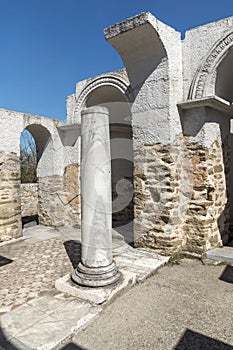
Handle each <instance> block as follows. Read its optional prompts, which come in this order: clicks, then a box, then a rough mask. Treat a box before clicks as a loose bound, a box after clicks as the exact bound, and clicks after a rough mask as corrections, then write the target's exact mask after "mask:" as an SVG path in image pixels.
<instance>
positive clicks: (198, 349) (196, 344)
mask: <svg viewBox="0 0 233 350" xmlns="http://www.w3.org/2000/svg"><path fill="white" fill-rule="evenodd" d="M173 350H233V347H232V346H231V345H228V344H226V343H223V342H221V341H219V340H216V339H213V338H210V337H207V336H205V335H203V334H200V333H197V332H193V331H191V330H190V329H187V330H186V331H185V333H184V334H183V336H182V338H181V339H180V341H179V343H178V344H177V345H176V346H175V347H174V348H173Z"/></svg>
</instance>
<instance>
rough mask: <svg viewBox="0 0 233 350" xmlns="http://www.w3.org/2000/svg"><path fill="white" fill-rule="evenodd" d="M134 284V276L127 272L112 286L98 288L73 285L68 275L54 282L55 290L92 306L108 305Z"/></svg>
mask: <svg viewBox="0 0 233 350" xmlns="http://www.w3.org/2000/svg"><path fill="white" fill-rule="evenodd" d="M135 283H136V274H135V273H131V272H128V271H124V272H122V278H121V280H120V281H119V282H118V283H116V284H113V285H110V286H106V287H98V288H87V287H81V286H78V285H77V284H75V283H73V282H72V281H71V278H70V274H68V275H66V276H64V277H63V278H60V279H59V280H57V281H56V282H55V287H56V288H57V290H59V291H62V292H64V293H67V294H69V295H72V296H74V297H77V298H80V299H83V300H86V301H88V302H90V303H92V304H97V305H99V304H103V303H105V302H107V303H109V302H110V301H111V300H112V299H113V298H116V296H117V295H119V294H120V293H121V292H122V291H123V290H125V289H127V288H130V287H131V286H133V285H134V284H135Z"/></svg>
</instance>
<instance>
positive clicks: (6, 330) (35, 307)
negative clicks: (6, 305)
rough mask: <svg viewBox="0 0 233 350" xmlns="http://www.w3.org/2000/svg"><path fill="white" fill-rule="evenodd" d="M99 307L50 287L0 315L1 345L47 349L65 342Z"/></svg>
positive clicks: (19, 348)
mask: <svg viewBox="0 0 233 350" xmlns="http://www.w3.org/2000/svg"><path fill="white" fill-rule="evenodd" d="M100 311H101V308H98V307H96V306H93V305H91V304H89V303H87V302H85V301H83V300H80V299H78V298H74V297H71V296H69V295H65V294H63V293H59V292H57V291H52V292H51V293H48V294H47V295H46V296H43V297H41V298H37V299H34V300H33V301H30V302H28V303H26V304H24V305H22V306H21V307H18V308H17V309H15V310H13V311H11V312H9V313H7V314H5V315H3V316H2V317H1V333H2V337H3V335H4V337H5V340H3V339H2V344H1V346H2V348H3V349H4V350H8V349H11V347H12V346H13V345H14V346H16V345H15V344H17V349H18V350H21V349H23V350H24V349H27V350H42V349H43V350H51V349H55V348H57V347H58V346H60V345H62V344H66V342H68V341H69V339H70V337H71V336H72V335H74V334H76V333H77V332H78V331H80V330H82V329H84V328H85V327H86V326H87V325H88V324H89V323H90V322H91V321H92V320H94V319H95V318H96V317H97V316H98V314H99V313H100Z"/></svg>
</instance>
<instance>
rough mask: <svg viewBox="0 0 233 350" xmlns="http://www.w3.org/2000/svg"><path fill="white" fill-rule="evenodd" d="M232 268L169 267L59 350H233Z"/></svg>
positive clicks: (187, 262)
mask: <svg viewBox="0 0 233 350" xmlns="http://www.w3.org/2000/svg"><path fill="white" fill-rule="evenodd" d="M232 297H233V266H232V265H231V264H222V263H221V264H219V265H216V262H213V261H212V262H210V261H204V263H203V262H201V261H200V260H197V259H182V260H178V261H174V263H173V264H171V263H169V264H167V265H166V266H164V267H163V268H162V269H160V270H159V271H158V272H157V273H156V275H155V276H151V277H150V278H149V279H147V280H146V281H145V282H144V283H143V284H138V285H136V286H135V287H134V288H131V289H130V290H128V291H126V293H124V294H123V295H122V296H120V297H119V298H117V300H115V302H114V303H112V304H111V305H109V306H108V308H106V309H105V310H104V311H103V312H102V313H101V314H100V316H99V317H98V320H95V321H94V322H92V323H91V324H90V325H89V326H88V327H87V328H86V329H85V330H83V331H82V332H80V333H78V334H77V335H76V336H74V337H73V338H72V339H71V340H70V343H69V345H67V346H66V347H64V350H233V301H232V300H233V298H232Z"/></svg>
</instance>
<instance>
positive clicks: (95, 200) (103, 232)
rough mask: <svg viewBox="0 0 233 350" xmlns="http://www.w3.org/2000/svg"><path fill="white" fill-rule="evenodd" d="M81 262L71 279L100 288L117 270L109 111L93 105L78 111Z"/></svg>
mask: <svg viewBox="0 0 233 350" xmlns="http://www.w3.org/2000/svg"><path fill="white" fill-rule="evenodd" d="M81 208H82V209H81V243H82V253H81V262H80V263H79V265H78V267H77V268H76V270H74V272H73V273H72V274H71V278H72V280H73V282H75V283H77V284H79V285H81V286H87V287H101V286H106V285H109V284H113V283H115V282H117V281H118V280H119V279H120V277H121V273H120V272H119V270H118V268H117V267H116V264H115V262H114V261H113V259H112V188H111V154H110V136H109V112H108V109H107V108H105V107H100V106H95V107H90V108H87V109H85V110H83V111H82V114H81Z"/></svg>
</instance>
